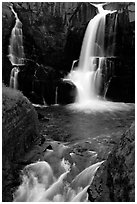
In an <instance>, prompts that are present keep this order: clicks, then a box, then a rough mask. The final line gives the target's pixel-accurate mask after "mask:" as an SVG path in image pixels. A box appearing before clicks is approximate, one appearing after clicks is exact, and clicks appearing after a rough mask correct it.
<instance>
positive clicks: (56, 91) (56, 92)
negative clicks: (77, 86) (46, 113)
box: [55, 86, 58, 105]
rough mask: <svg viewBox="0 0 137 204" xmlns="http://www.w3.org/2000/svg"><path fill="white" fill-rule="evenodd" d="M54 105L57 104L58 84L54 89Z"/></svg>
mask: <svg viewBox="0 0 137 204" xmlns="http://www.w3.org/2000/svg"><path fill="white" fill-rule="evenodd" d="M55 105H58V86H57V87H56V90H55Z"/></svg>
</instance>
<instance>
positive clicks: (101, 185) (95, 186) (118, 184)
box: [88, 123, 135, 202]
mask: <svg viewBox="0 0 137 204" xmlns="http://www.w3.org/2000/svg"><path fill="white" fill-rule="evenodd" d="M88 193H89V200H90V201H92V202H134V201H135V124H134V123H133V124H132V125H131V127H130V128H129V130H128V131H127V132H125V134H123V136H122V137H121V140H120V142H119V144H117V146H116V147H115V148H114V150H113V151H112V153H111V154H110V155H109V157H108V159H107V161H106V162H105V163H104V164H103V165H102V166H101V168H100V169H99V170H98V172H97V174H96V176H95V178H94V181H93V183H92V184H91V186H90V188H89V189H88Z"/></svg>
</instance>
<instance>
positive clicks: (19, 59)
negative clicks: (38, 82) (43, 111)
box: [8, 6, 25, 89]
mask: <svg viewBox="0 0 137 204" xmlns="http://www.w3.org/2000/svg"><path fill="white" fill-rule="evenodd" d="M10 8H11V11H12V13H13V14H14V16H15V19H16V22H15V26H14V28H13V29H12V32H11V38H10V45H9V55H8V57H9V60H10V62H11V64H12V66H13V68H12V70H11V75H10V87H11V88H14V89H18V73H19V66H23V65H24V57H25V55H24V47H23V35H22V23H21V21H20V20H19V18H18V15H17V13H16V12H15V11H14V9H13V6H10Z"/></svg>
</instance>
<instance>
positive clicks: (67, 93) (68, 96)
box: [57, 79, 76, 105]
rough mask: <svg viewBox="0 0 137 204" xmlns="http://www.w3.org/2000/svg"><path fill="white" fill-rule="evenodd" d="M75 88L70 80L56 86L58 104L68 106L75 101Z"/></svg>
mask: <svg viewBox="0 0 137 204" xmlns="http://www.w3.org/2000/svg"><path fill="white" fill-rule="evenodd" d="M75 97H76V86H75V85H74V84H73V82H72V81H70V80H67V79H65V80H62V81H61V82H60V83H59V85H58V101H57V102H58V104H63V105H65V104H69V103H73V102H74V101H75Z"/></svg>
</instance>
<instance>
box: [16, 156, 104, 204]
mask: <svg viewBox="0 0 137 204" xmlns="http://www.w3.org/2000/svg"><path fill="white" fill-rule="evenodd" d="M102 163H103V161H102V162H98V163H96V164H93V165H92V166H90V167H88V168H86V169H85V170H83V171H82V172H81V173H80V174H78V175H77V176H76V177H75V178H74V179H73V181H72V182H70V183H68V182H67V175H68V174H69V173H70V170H71V169H70V165H69V162H68V161H65V160H64V161H62V164H61V165H63V166H64V173H62V174H61V175H60V176H59V177H58V178H56V177H55V176H54V175H53V171H52V168H51V166H50V165H49V164H48V163H47V162H45V161H39V162H36V163H33V164H30V165H27V166H26V167H25V168H24V170H23V172H22V173H23V174H22V184H21V185H20V186H19V188H18V189H17V190H16V192H15V193H14V196H13V197H14V202H44V201H45V202H85V201H87V189H88V187H89V185H90V183H91V182H92V180H93V178H94V175H95V172H96V171H97V169H98V168H99V166H100V165H101V164H102Z"/></svg>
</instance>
